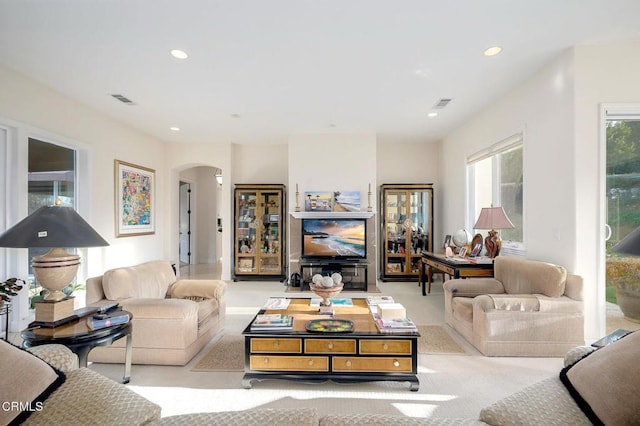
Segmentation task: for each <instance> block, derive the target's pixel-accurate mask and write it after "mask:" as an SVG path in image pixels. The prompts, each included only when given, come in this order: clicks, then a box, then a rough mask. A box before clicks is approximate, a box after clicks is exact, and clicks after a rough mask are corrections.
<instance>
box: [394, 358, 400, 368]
mask: <svg viewBox="0 0 640 426" xmlns="http://www.w3.org/2000/svg"><path fill="white" fill-rule="evenodd" d="M393 366H394V367H400V361H398V360H397V359H394V360H393Z"/></svg>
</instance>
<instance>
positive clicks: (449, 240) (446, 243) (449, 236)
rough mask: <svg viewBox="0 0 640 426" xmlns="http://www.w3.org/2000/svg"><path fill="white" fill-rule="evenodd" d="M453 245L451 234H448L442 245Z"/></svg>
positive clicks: (445, 246)
mask: <svg viewBox="0 0 640 426" xmlns="http://www.w3.org/2000/svg"><path fill="white" fill-rule="evenodd" d="M449 246H451V235H447V236H445V237H444V244H443V245H442V248H445V249H446V248H447V247H449Z"/></svg>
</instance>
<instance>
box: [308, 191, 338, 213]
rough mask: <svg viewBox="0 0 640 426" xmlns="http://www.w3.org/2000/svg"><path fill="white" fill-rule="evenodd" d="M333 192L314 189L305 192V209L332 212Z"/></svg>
mask: <svg viewBox="0 0 640 426" xmlns="http://www.w3.org/2000/svg"><path fill="white" fill-rule="evenodd" d="M333 194H334V193H333V192H331V191H313V192H305V193H304V211H306V212H330V211H332V205H333V204H332V202H333Z"/></svg>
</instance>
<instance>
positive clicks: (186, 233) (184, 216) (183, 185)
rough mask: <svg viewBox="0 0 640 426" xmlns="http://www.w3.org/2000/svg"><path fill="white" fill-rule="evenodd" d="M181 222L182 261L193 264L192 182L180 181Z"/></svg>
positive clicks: (180, 255) (179, 227)
mask: <svg viewBox="0 0 640 426" xmlns="http://www.w3.org/2000/svg"><path fill="white" fill-rule="evenodd" d="M179 216H180V218H179V220H180V224H179V226H178V230H179V233H180V235H179V245H180V246H179V248H178V251H179V257H180V263H184V264H187V265H190V264H191V184H189V183H188V182H180V213H179Z"/></svg>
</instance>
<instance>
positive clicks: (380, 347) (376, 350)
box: [360, 339, 411, 355]
mask: <svg viewBox="0 0 640 426" xmlns="http://www.w3.org/2000/svg"><path fill="white" fill-rule="evenodd" d="M360 353H361V354H367V355H369V354H372V355H375V354H381V355H382V354H397V355H411V340H391V339H384V340H360Z"/></svg>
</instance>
